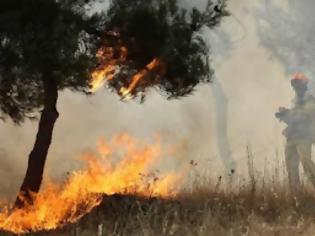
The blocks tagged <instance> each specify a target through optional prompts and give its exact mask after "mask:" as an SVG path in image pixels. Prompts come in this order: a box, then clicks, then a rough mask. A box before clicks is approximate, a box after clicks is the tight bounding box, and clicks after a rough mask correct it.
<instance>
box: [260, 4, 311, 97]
mask: <svg viewBox="0 0 315 236" xmlns="http://www.w3.org/2000/svg"><path fill="white" fill-rule="evenodd" d="M281 3H282V4H281V5H280V4H279V3H278V4H277V3H275V1H271V0H264V1H262V2H261V3H260V4H259V5H258V6H257V7H256V16H257V22H258V35H259V37H260V40H261V43H262V45H263V46H264V47H266V48H267V49H268V50H269V51H270V53H271V55H272V57H274V58H276V59H277V60H279V61H280V62H281V63H282V64H283V66H284V68H285V70H286V72H287V73H288V74H292V73H295V72H303V73H305V74H307V75H308V76H310V77H311V78H313V77H314V75H315V67H314V63H315V45H314V39H315V28H314V24H315V19H314V17H313V13H314V12H313V10H314V7H315V2H314V1H312V0H286V1H282V2H281ZM314 84H315V83H314V81H312V85H311V86H312V90H313V91H312V92H313V93H314V92H315V86H314Z"/></svg>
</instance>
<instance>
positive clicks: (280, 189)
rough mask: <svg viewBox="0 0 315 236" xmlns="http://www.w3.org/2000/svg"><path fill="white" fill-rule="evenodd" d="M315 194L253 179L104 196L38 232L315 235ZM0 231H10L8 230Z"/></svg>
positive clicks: (54, 234)
mask: <svg viewBox="0 0 315 236" xmlns="http://www.w3.org/2000/svg"><path fill="white" fill-rule="evenodd" d="M314 230H315V195H314V192H313V190H312V189H311V188H310V186H303V187H302V188H301V191H300V192H299V193H296V194H294V195H293V194H291V193H290V192H289V191H288V189H287V187H286V186H280V185H274V186H272V185H268V186H267V185H266V186H264V187H262V186H260V187H259V186H256V185H254V184H248V185H247V186H243V187H241V186H240V187H239V188H237V189H235V187H234V188H233V190H231V189H229V188H228V187H224V188H223V187H220V182H217V183H214V184H212V185H211V184H209V185H206V182H203V183H202V184H199V186H198V184H197V185H194V188H193V190H188V189H186V190H184V191H183V192H182V193H180V194H179V195H178V196H176V197H175V198H173V199H160V198H153V197H152V198H149V199H148V198H143V197H139V196H134V195H113V196H104V198H103V202H102V204H101V205H100V206H98V207H97V208H95V209H94V210H93V211H92V212H91V213H90V214H88V215H86V216H85V217H84V218H83V219H81V220H80V221H79V222H77V223H75V224H73V225H67V226H66V227H64V228H62V229H58V230H54V231H50V232H37V233H30V234H29V235H36V236H44V235H45V236H57V235H58V236H72V235H73V236H74V235H76V236H78V235H80V236H81V235H82V236H89V235H97V236H98V235H100V236H101V235H137V236H138V235H148V236H149V235H152V236H153V235H159V236H162V235H176V236H177V235H178V236H183V235H204V236H211V235H216V236H218V235H268V236H270V235H277V236H278V235H279V236H281V235H286V236H287V235H314ZM0 235H10V234H6V233H4V232H3V233H2V234H0Z"/></svg>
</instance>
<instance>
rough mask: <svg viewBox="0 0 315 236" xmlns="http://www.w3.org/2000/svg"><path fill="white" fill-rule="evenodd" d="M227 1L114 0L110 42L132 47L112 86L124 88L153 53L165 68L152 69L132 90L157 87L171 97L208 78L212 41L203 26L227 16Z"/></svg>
mask: <svg viewBox="0 0 315 236" xmlns="http://www.w3.org/2000/svg"><path fill="white" fill-rule="evenodd" d="M227 15H228V13H227V11H226V2H225V1H218V3H216V4H214V3H213V1H211V0H210V1H208V4H207V7H206V8H205V10H204V11H200V10H197V9H195V8H194V9H193V10H192V11H187V10H185V9H183V8H180V7H179V6H178V1H176V0H162V1H157V0H132V1H130V0H128V1H127V0H114V1H113V2H112V5H111V7H110V9H109V11H108V16H107V21H106V29H107V30H108V31H109V30H111V31H115V32H116V38H115V39H113V40H111V41H110V40H108V41H106V43H107V45H106V46H111V47H114V48H116V50H119V48H120V47H121V46H125V47H127V48H128V52H129V54H128V57H127V60H126V61H125V62H124V63H123V64H122V65H121V66H120V68H119V71H118V72H117V73H116V75H115V77H114V79H113V80H111V81H110V83H109V87H110V88H112V89H114V91H116V92H119V90H120V88H121V87H122V86H125V87H128V84H130V78H131V76H132V75H133V74H135V73H136V72H137V71H139V70H141V69H142V68H145V66H146V65H147V64H148V63H150V62H151V61H152V60H153V59H154V58H158V59H159V60H160V61H161V62H162V63H163V64H164V65H165V73H164V74H161V73H160V71H158V72H157V73H150V76H149V77H150V78H146V79H145V80H142V81H140V82H139V84H138V86H137V88H136V89H135V90H134V91H133V95H134V96H136V95H138V94H141V95H145V90H146V89H147V88H150V87H157V88H158V89H159V91H161V92H162V93H164V94H165V95H166V97H167V98H177V97H180V96H185V95H187V94H190V93H191V92H192V91H193V89H194V87H195V86H196V85H197V84H199V83H200V82H209V81H210V80H211V77H212V70H211V68H210V65H209V47H208V46H207V45H206V43H205V41H204V39H203V38H202V37H201V36H200V31H201V30H202V27H204V26H206V27H210V28H213V27H214V26H216V25H218V23H219V22H220V20H221V18H222V17H224V16H227Z"/></svg>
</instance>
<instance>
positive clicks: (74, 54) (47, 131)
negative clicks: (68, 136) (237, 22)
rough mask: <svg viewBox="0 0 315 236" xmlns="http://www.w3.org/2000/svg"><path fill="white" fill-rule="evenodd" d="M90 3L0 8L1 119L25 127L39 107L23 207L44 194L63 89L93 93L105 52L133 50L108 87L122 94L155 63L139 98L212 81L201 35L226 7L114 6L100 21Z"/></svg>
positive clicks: (12, 0) (143, 2)
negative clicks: (42, 188) (147, 92)
mask: <svg viewBox="0 0 315 236" xmlns="http://www.w3.org/2000/svg"><path fill="white" fill-rule="evenodd" d="M93 2H94V0H79V1H74V0H62V1H57V0H22V1H17V0H4V1H1V3H0V117H1V118H2V119H3V120H6V119H8V118H10V119H12V120H13V121H14V122H15V123H17V124H20V123H21V122H23V121H24V120H25V118H31V119H34V118H37V112H38V111H39V110H41V109H42V111H41V116H40V121H39V127H38V133H37V137H36V141H35V144H34V147H33V150H32V151H31V153H30V155H29V162H28V168H27V171H26V175H25V178H24V181H23V184H22V186H21V191H20V194H19V196H18V198H17V201H16V206H18V207H22V206H23V202H24V201H28V202H30V203H31V202H32V197H31V194H30V192H33V193H37V192H38V191H39V188H40V185H41V182H42V178H43V171H44V166H45V162H46V158H47V153H48V149H49V146H50V143H51V141H52V136H53V130H54V125H55V122H56V120H57V118H58V116H59V113H58V111H57V101H58V93H59V91H61V90H63V89H70V90H72V91H74V92H83V93H88V91H89V88H90V80H91V74H92V72H93V71H94V70H95V69H96V68H99V67H100V66H102V65H104V63H105V64H107V63H109V62H108V61H107V54H106V55H105V56H104V54H103V57H102V58H100V57H99V56H97V55H98V54H100V50H101V49H104V48H105V49H106V48H108V47H111V49H113V54H112V55H113V57H111V58H110V59H111V60H115V56H116V55H117V53H116V51H117V50H118V51H119V50H121V49H122V48H126V49H127V50H128V54H127V55H125V56H124V57H125V61H124V62H123V63H121V64H120V65H119V70H118V71H117V73H115V76H114V79H113V80H112V81H111V82H110V83H109V87H110V88H112V89H114V90H116V91H117V92H118V93H121V88H123V87H128V86H127V85H126V84H130V83H131V82H130V80H131V79H130V78H131V76H132V75H134V74H135V73H138V72H141V68H145V65H147V64H148V63H150V61H152V59H154V58H155V59H156V61H158V62H160V64H163V67H161V68H159V69H158V71H155V72H154V73H152V75H151V76H150V78H149V79H148V80H145V81H144V82H142V83H141V84H140V85H139V86H138V88H137V89H135V90H133V91H134V94H137V93H138V92H141V93H142V94H143V92H144V89H145V88H148V87H153V86H156V87H158V88H160V89H161V90H162V91H165V92H166V94H167V97H169V98H170V97H179V96H183V95H187V94H190V93H191V92H192V91H193V88H194V87H195V86H196V85H197V84H198V83H200V82H203V81H210V77H211V70H210V67H209V65H208V56H209V55H208V54H209V51H208V47H207V46H206V44H205V42H204V41H203V40H202V38H201V37H197V36H196V33H198V31H199V30H200V29H201V27H203V26H207V27H210V28H212V27H214V26H216V25H218V23H219V22H220V20H221V18H222V17H224V16H226V15H227V13H226V11H225V7H226V4H225V1H219V2H217V3H214V2H213V1H211V0H209V3H208V7H207V8H206V9H205V11H204V12H200V11H198V10H196V9H193V10H192V11H191V12H190V13H187V12H186V11H184V10H182V9H181V8H180V7H179V6H178V4H177V1H176V0H163V1H156V0H150V1H148V0H133V1H130V0H115V1H112V2H111V5H110V8H109V10H108V11H107V12H104V13H102V14H99V15H93V14H91V11H90V10H91V8H90V7H89V6H91V4H92V3H93ZM89 4H90V5H89ZM97 52H98V54H97ZM118 55H119V53H118ZM120 56H121V55H120ZM104 57H105V58H104ZM100 59H102V60H100ZM97 63H98V64H97ZM109 64H110V63H109ZM164 65H165V66H164ZM129 92H131V91H129Z"/></svg>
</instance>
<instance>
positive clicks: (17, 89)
mask: <svg viewBox="0 0 315 236" xmlns="http://www.w3.org/2000/svg"><path fill="white" fill-rule="evenodd" d="M82 2H83V1H61V2H60V3H59V2H58V1H55V0H3V1H1V2H0V111H1V113H0V114H2V116H3V118H6V117H8V116H9V117H10V118H12V119H13V120H14V121H15V122H17V123H18V122H21V121H23V119H24V117H29V116H30V115H31V116H32V115H33V112H34V111H36V110H37V109H38V108H40V107H41V106H42V103H43V83H42V81H43V80H44V79H46V78H47V77H53V78H54V79H55V80H56V81H57V83H58V88H59V89H64V88H69V89H72V90H75V91H84V90H85V88H86V87H87V86H88V81H89V77H90V70H91V68H93V67H94V66H95V59H94V55H95V51H96V45H95V43H94V42H95V40H96V37H95V36H93V34H89V33H88V31H89V28H92V27H93V25H94V24H95V22H96V17H95V16H90V17H89V16H88V15H87V14H86V12H85V11H83V10H82V8H83V5H82ZM88 27H89V28H88ZM48 75H49V76H48Z"/></svg>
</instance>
